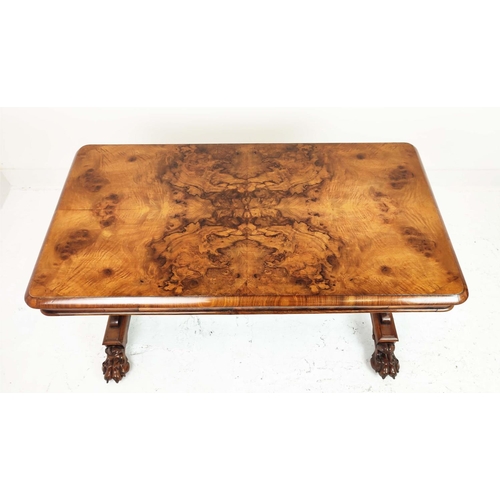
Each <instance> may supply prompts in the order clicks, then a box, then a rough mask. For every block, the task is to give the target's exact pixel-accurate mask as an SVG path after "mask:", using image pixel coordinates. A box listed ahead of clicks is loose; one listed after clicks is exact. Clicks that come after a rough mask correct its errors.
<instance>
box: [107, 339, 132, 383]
mask: <svg viewBox="0 0 500 500" xmlns="http://www.w3.org/2000/svg"><path fill="white" fill-rule="evenodd" d="M106 354H107V358H106V360H105V361H104V362H103V364H102V373H104V380H106V382H109V381H110V380H111V379H113V380H114V381H115V382H116V383H118V382H120V380H121V379H122V378H123V377H124V376H125V375H126V374H127V372H128V371H129V369H130V364H129V362H128V359H127V356H126V355H125V347H123V346H120V345H110V346H108V347H106Z"/></svg>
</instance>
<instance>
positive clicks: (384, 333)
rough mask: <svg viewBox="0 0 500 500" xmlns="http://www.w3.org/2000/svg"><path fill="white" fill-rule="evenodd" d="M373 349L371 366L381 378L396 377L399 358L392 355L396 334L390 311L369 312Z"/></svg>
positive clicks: (396, 339)
mask: <svg viewBox="0 0 500 500" xmlns="http://www.w3.org/2000/svg"><path fill="white" fill-rule="evenodd" d="M370 316H371V319H372V325H373V340H374V342H375V351H374V353H373V355H372V357H371V361H370V362H371V365H372V368H373V369H374V370H375V371H376V372H377V373H378V374H379V375H380V376H381V377H382V378H383V379H385V377H387V375H389V376H390V377H392V378H396V375H397V374H398V373H399V360H398V358H396V356H395V355H394V349H395V347H396V346H395V342H397V341H398V340H399V339H398V334H397V332H396V325H395V324H394V318H393V317H392V314H391V313H371V314H370Z"/></svg>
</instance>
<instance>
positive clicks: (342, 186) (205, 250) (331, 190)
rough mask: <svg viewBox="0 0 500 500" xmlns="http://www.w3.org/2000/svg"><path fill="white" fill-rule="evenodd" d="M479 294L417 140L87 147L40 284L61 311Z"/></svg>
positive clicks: (413, 300) (454, 299) (47, 304)
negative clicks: (468, 278) (464, 269)
mask: <svg viewBox="0 0 500 500" xmlns="http://www.w3.org/2000/svg"><path fill="white" fill-rule="evenodd" d="M466 298H467V287H466V285H465V281H464V278H463V276H462V273H461V271H460V267H459V264H458V262H457V259H456V257H455V255H454V252H453V248H452V246H451V243H450V240H449V238H448V235H447V233H446V229H445V227H444V225H443V222H442V219H441V217H440V215H439V212H438V209H437V207H436V203H435V201H434V198H433V195H432V192H431V189H430V187H429V184H428V181H427V179H426V176H425V173H424V171H423V168H422V165H421V162H420V159H419V156H418V153H417V152H416V150H415V148H414V147H413V146H411V145H410V144H405V143H384V144H233V145H127V146H85V147H83V148H82V149H80V150H79V151H78V153H77V155H76V157H75V160H74V163H73V166H72V168H71V171H70V173H69V176H68V179H67V182H66V184H65V187H64V190H63V192H62V195H61V198H60V201H59V204H58V207H57V209H56V212H55V214H54V218H53V220H52V223H51V226H50V228H49V231H48V234H47V237H46V240H45V242H44V244H43V247H42V250H41V253H40V257H39V259H38V262H37V264H36V267H35V270H34V272H33V276H32V279H31V281H30V283H29V286H28V290H27V293H26V301H27V303H28V304H29V305H30V306H32V307H36V308H40V309H42V310H43V311H44V312H45V313H47V314H58V313H64V312H66V313H74V314H77V313H78V314H80V313H94V314H105V313H116V314H117V313H130V314H132V313H133V314H136V313H162V312H168V313H189V312H196V313H207V312H218V313H224V312H228V313H230V312H236V313H245V312H249V313H251V312H253V313H255V312H299V311H303V312H308V311H311V312H335V311H339V312H349V311H361V310H363V311H376V310H382V309H383V310H385V311H391V310H392V311H400V310H438V309H443V310H445V309H449V308H450V307H453V306H454V305H456V304H459V303H461V302H463V301H464V300H465V299H466Z"/></svg>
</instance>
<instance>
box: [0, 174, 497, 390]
mask: <svg viewBox="0 0 500 500" xmlns="http://www.w3.org/2000/svg"><path fill="white" fill-rule="evenodd" d="M428 176H429V178H430V180H431V184H432V185H433V188H434V194H435V196H436V199H437V201H438V204H439V206H440V209H441V212H442V215H443V218H444V220H445V222H446V226H447V228H448V232H449V233H450V237H451V240H452V242H453V245H454V247H455V250H456V253H457V255H458V258H459V261H460V263H461V265H462V270H463V272H464V275H465V278H466V281H467V283H468V285H469V291H470V298H469V300H468V301H467V302H466V303H465V304H463V305H461V306H458V307H456V308H455V309H453V310H452V311H451V312H447V313H422V314H415V313H413V314H397V315H396V316H395V319H396V325H397V328H398V333H399V338H400V342H399V343H398V344H397V347H396V353H397V356H398V358H399V360H400V364H401V370H400V373H399V375H398V377H397V378H396V380H392V379H390V378H388V379H386V380H382V379H381V378H380V377H379V376H378V375H377V374H375V372H373V370H372V369H371V367H370V364H369V358H370V356H371V353H372V351H373V343H372V339H371V326H370V319H369V316H368V315H367V314H352V315H348V314H345V315H262V316H253V315H251V316H178V317H176V316H149V317H134V318H132V323H131V327H130V332H129V343H128V347H127V352H128V357H129V360H130V363H131V371H130V372H129V374H128V375H127V377H126V378H125V379H124V380H122V381H121V382H120V383H119V384H115V383H114V382H110V383H109V384H106V383H105V382H104V380H103V378H102V374H101V368H100V366H101V363H102V361H103V359H104V348H103V347H102V346H101V342H102V336H103V333H104V328H105V324H106V317H105V316H96V317H55V318H51V317H46V316H43V315H42V314H41V313H40V312H39V311H36V310H32V309H30V308H28V307H27V306H26V304H25V303H24V292H25V288H26V285H27V283H28V280H29V278H30V275H31V271H32V269H33V266H34V263H35V260H36V257H37V255H38V251H39V249H40V246H41V244H42V241H43V238H44V235H45V232H46V229H47V227H48V224H49V222H50V218H51V216H52V213H53V210H54V208H55V205H56V202H57V199H58V196H59V190H54V189H45V190H26V189H11V190H10V192H9V194H8V196H7V199H6V201H5V203H4V204H3V207H2V208H1V210H0V217H1V289H0V293H1V295H0V308H1V310H0V321H1V323H0V325H1V332H0V333H1V337H0V339H1V344H0V348H1V351H0V364H1V380H0V390H1V391H2V392H138V391H141V392H148V391H151V392H153V391H164V392H306V391H311V392H366V391H376V392H500V335H499V333H500V332H499V326H498V325H499V324H500V306H499V301H500V259H499V256H500V252H499V248H500V182H499V178H498V177H499V175H498V174H497V172H496V171H488V170H485V171H474V172H473V171H465V172H464V171H462V172H460V173H456V172H455V173H453V174H452V175H449V172H446V171H435V172H428Z"/></svg>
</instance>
